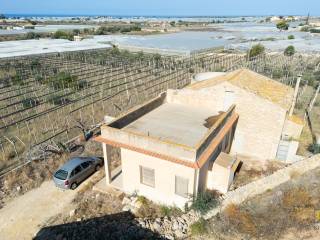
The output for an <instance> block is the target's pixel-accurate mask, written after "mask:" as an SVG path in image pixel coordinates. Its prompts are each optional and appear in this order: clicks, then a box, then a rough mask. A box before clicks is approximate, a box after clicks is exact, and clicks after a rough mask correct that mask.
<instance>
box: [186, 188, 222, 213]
mask: <svg viewBox="0 0 320 240" xmlns="http://www.w3.org/2000/svg"><path fill="white" fill-rule="evenodd" d="M218 196H219V195H218V193H217V192H214V191H205V192H200V193H198V195H197V197H196V199H195V200H194V201H193V203H192V206H191V208H192V209H194V210H196V211H198V212H200V213H201V214H205V213H207V212H208V211H209V210H211V209H212V208H214V207H216V206H217V205H218V203H219V201H218Z"/></svg>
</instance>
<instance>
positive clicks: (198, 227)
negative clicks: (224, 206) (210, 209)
mask: <svg viewBox="0 0 320 240" xmlns="http://www.w3.org/2000/svg"><path fill="white" fill-rule="evenodd" d="M190 232H191V235H193V236H199V235H204V234H206V233H208V231H207V223H206V221H205V220H204V219H203V218H200V219H199V220H198V221H197V222H195V223H193V224H192V225H191V226H190Z"/></svg>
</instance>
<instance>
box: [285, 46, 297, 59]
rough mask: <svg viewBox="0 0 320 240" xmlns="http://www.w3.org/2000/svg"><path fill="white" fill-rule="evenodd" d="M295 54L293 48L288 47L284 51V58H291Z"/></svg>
mask: <svg viewBox="0 0 320 240" xmlns="http://www.w3.org/2000/svg"><path fill="white" fill-rule="evenodd" d="M295 53H296V49H295V48H294V46H292V45H290V46H288V47H287V48H286V49H285V50H284V55H285V56H293V55H294V54H295Z"/></svg>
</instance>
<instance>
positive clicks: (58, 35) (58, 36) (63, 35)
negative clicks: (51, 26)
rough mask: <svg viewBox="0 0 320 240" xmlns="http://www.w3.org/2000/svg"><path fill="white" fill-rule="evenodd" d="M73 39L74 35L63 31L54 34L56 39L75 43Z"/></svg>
mask: <svg viewBox="0 0 320 240" xmlns="http://www.w3.org/2000/svg"><path fill="white" fill-rule="evenodd" d="M73 37H74V35H73V34H72V33H68V32H64V31H61V30H58V31H56V32H55V33H54V34H53V38H55V39H67V40H70V41H73Z"/></svg>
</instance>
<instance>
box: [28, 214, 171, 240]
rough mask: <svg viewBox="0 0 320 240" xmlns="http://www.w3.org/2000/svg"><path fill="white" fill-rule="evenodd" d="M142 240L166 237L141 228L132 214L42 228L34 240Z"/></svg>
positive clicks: (162, 239)
mask: <svg viewBox="0 0 320 240" xmlns="http://www.w3.org/2000/svg"><path fill="white" fill-rule="evenodd" d="M55 239H56V240H90V239H94V240H100V239H101V240H102V239H103V240H120V239H121V240H138V239H139V240H140V239H159V240H165V239H166V238H165V237H162V236H160V235H159V234H158V233H156V232H153V231H151V230H150V229H147V228H143V227H141V226H140V225H139V224H138V223H137V221H136V220H135V219H134V215H133V214H132V213H131V212H121V213H116V214H110V215H106V216H103V217H96V218H91V219H88V220H83V221H79V222H71V223H65V224H61V225H56V226H49V227H44V228H42V229H41V230H40V231H39V232H38V233H37V235H36V236H35V237H34V240H55Z"/></svg>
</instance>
